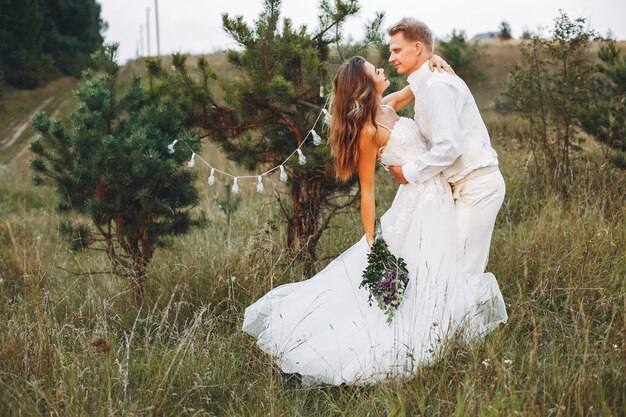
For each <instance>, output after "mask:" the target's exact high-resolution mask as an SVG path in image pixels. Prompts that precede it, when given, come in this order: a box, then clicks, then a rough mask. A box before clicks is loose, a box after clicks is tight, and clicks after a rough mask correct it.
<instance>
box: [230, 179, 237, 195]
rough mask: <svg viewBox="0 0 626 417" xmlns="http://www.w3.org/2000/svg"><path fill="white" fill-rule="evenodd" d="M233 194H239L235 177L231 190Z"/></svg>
mask: <svg viewBox="0 0 626 417" xmlns="http://www.w3.org/2000/svg"><path fill="white" fill-rule="evenodd" d="M231 191H232V192H233V194H239V184H237V177H235V178H234V179H233V188H231Z"/></svg>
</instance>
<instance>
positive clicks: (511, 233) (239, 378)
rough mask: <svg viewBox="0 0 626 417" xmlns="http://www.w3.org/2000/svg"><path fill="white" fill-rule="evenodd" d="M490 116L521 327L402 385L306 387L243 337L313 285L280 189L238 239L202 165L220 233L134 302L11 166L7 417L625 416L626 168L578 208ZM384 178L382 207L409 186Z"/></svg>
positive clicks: (1, 321)
mask: <svg viewBox="0 0 626 417" xmlns="http://www.w3.org/2000/svg"><path fill="white" fill-rule="evenodd" d="M510 53H512V52H510V51H508V50H504V49H503V50H502V54H510ZM485 120H486V122H487V124H488V127H489V130H490V132H491V134H492V138H493V140H494V144H495V146H496V148H497V150H498V152H499V154H500V157H501V164H502V169H503V174H504V176H505V178H506V181H507V198H506V201H505V205H504V207H503V209H502V210H501V213H500V215H499V217H498V223H497V225H496V230H495V232H494V237H493V242H492V253H491V259H490V264H489V270H490V271H493V272H494V273H495V275H496V276H497V278H498V281H499V283H500V285H501V289H502V292H503V294H504V298H505V300H506V302H507V304H508V311H509V315H510V320H509V322H508V323H507V324H506V325H504V326H501V327H500V328H499V329H497V330H496V331H495V332H494V333H492V334H491V335H490V336H489V337H488V338H487V339H486V340H485V341H484V342H483V343H480V344H477V345H475V346H472V347H465V348H460V347H459V348H456V349H454V351H452V352H451V353H450V354H449V355H448V356H446V357H444V358H443V359H442V360H441V361H439V362H438V363H436V364H435V365H433V366H430V367H426V368H423V369H422V370H421V371H420V373H419V374H418V375H417V376H416V378H415V379H414V380H412V381H409V382H406V383H404V384H400V385H394V384H380V385H377V386H374V387H366V388H355V387H318V388H303V387H300V386H299V385H297V384H296V383H294V382H293V381H292V380H291V379H289V378H285V377H283V376H281V375H280V374H279V373H278V372H277V370H276V368H275V367H274V366H273V365H272V363H271V360H270V358H268V357H267V356H265V355H262V354H260V352H259V350H258V349H257V347H256V346H255V343H254V340H252V338H250V337H248V336H246V335H245V334H243V333H242V332H241V331H240V326H241V320H242V316H243V310H244V308H245V307H246V306H247V305H249V304H250V303H252V302H253V301H254V300H256V299H257V298H258V297H259V296H261V295H262V294H264V293H265V292H266V291H267V290H268V289H270V288H271V287H275V286H277V285H279V284H281V283H285V282H290V281H294V280H298V279H300V274H301V270H300V268H299V265H297V264H294V263H293V262H292V261H291V259H290V257H289V255H288V252H287V251H285V250H284V235H283V233H282V231H283V230H284V227H283V224H282V218H281V215H280V212H279V209H278V207H277V206H276V204H275V203H272V198H271V197H269V194H270V191H271V190H272V189H273V188H274V187H280V183H279V182H278V181H275V180H274V179H272V180H270V181H268V182H267V183H266V190H267V191H266V193H265V196H264V197H260V196H258V195H257V194H256V193H255V192H254V191H253V189H252V187H253V186H254V185H253V184H252V183H251V184H250V189H248V188H247V185H245V184H243V185H244V187H243V190H242V191H243V197H244V198H243V201H242V203H241V206H240V208H239V210H238V211H237V212H236V213H235V215H234V218H233V221H232V223H231V225H230V230H229V229H228V226H227V222H226V218H225V216H224V215H223V213H222V212H221V211H220V210H219V209H218V207H217V203H216V199H217V198H218V197H219V196H220V195H221V193H222V189H221V187H213V188H210V187H209V186H208V185H206V181H205V178H206V174H207V173H206V171H205V170H203V169H204V168H203V167H202V165H201V164H199V169H200V170H201V173H200V175H199V182H198V186H199V187H200V188H201V192H202V195H203V196H205V198H204V199H203V203H202V205H201V207H199V208H198V209H197V211H198V214H202V215H205V216H206V217H207V219H208V220H209V222H208V226H207V227H206V228H203V229H201V230H196V231H194V232H193V233H192V234H190V235H187V236H185V237H182V238H180V239H178V240H176V241H174V242H173V245H172V247H171V248H169V249H164V250H160V252H158V253H157V256H156V259H155V260H154V261H153V263H152V264H151V266H150V276H149V285H148V290H147V291H148V296H147V297H146V299H145V301H144V302H137V301H136V300H135V299H134V298H133V295H132V293H131V292H130V291H129V285H128V284H129V283H128V282H125V281H124V280H123V279H121V278H119V277H115V276H110V275H107V274H98V273H97V272H99V271H103V270H104V269H106V266H107V265H106V261H105V260H104V259H103V258H102V257H101V256H100V255H99V254H97V253H71V252H69V251H68V250H67V247H68V246H67V245H66V244H65V242H63V241H62V239H61V237H60V236H59V233H58V226H59V223H60V222H61V220H62V216H61V215H60V214H58V213H56V212H55V211H54V210H53V207H54V205H55V199H56V196H55V194H54V192H53V191H52V190H49V189H46V188H35V187H33V186H32V185H30V184H29V183H28V181H27V174H26V173H25V171H24V172H22V171H21V170H22V169H23V166H22V165H20V164H21V162H20V161H13V162H11V163H9V165H7V166H5V167H2V166H0V334H2V339H1V343H0V415H3V416H4V415H7V416H9V415H10V416H39V415H41V416H44V415H45V416H57V415H59V416H61V415H63V416H73V415H88V416H113V415H120V416H122V415H123V416H144V415H146V416H166V415H167V416H170V415H171V416H259V415H263V416H309V415H310V416H414V415H422V416H439V415H440V416H449V415H455V416H477V415H480V416H518V415H519V416H537V415H545V416H568V415H585V416H619V415H623V410H624V409H625V408H626V397H625V394H624V392H625V390H624V388H625V387H626V376H625V373H626V369H625V367H624V363H626V316H625V314H624V313H625V310H626V282H625V280H624V277H626V263H625V262H624V252H625V248H626V227H624V219H625V216H626V209H625V207H626V205H625V204H624V203H625V201H624V195H623V190H624V189H626V174H625V173H624V172H621V171H617V170H613V169H610V168H609V167H607V166H606V165H604V164H603V161H602V159H601V157H600V156H599V152H597V151H594V152H595V154H592V155H590V158H589V160H588V162H587V163H586V164H579V165H580V169H579V171H578V172H577V173H576V181H575V183H574V185H573V188H572V192H571V197H570V199H569V200H563V199H562V198H561V197H560V196H559V195H558V194H556V193H555V192H554V191H552V189H551V188H550V187H549V186H548V185H547V181H546V179H545V178H543V177H541V176H539V175H537V174H535V173H533V172H532V171H530V168H532V164H530V165H527V161H528V153H527V152H526V151H525V150H524V149H523V148H521V147H520V146H519V145H518V144H516V143H515V142H514V141H512V140H511V139H510V138H511V137H513V136H514V132H515V130H516V129H517V128H518V127H517V125H516V124H517V123H518V122H517V121H516V120H515V119H514V118H510V117H508V116H507V117H503V116H502V115H500V114H498V113H497V112H495V110H488V111H486V112H485ZM204 155H205V157H206V158H214V159H211V162H214V163H217V164H219V165H220V166H223V165H226V164H227V162H226V161H225V160H224V159H223V157H222V156H220V155H219V153H218V152H216V150H215V149H214V148H213V147H210V146H209V147H207V148H206V149H205V152H204ZM228 164H232V163H228ZM229 169H231V170H238V168H237V167H236V165H229ZM378 180H379V181H378V183H379V184H380V190H381V192H380V194H379V201H378V203H379V204H378V206H379V207H381V209H382V208H383V207H386V206H388V205H389V204H390V202H391V199H392V198H393V194H394V191H395V186H394V185H393V182H392V181H391V179H390V178H389V176H387V175H385V173H384V172H380V173H379V178H378ZM360 230H361V226H360V220H359V217H358V212H357V211H356V210H355V211H354V212H353V213H351V214H349V215H344V216H341V217H339V218H337V219H336V220H335V221H334V222H333V224H332V228H331V229H330V230H328V231H327V232H326V233H325V234H324V236H323V238H322V240H321V242H320V247H319V255H320V259H322V260H321V261H320V262H319V263H318V265H317V268H318V270H319V269H322V268H323V267H324V266H325V265H326V264H327V263H328V261H329V258H332V257H334V256H336V255H337V254H339V253H340V252H341V251H342V250H343V249H345V248H347V247H348V246H349V245H350V244H351V243H353V242H354V241H355V240H356V239H358V238H360V235H361V232H360ZM90 272H91V274H90ZM620 410H622V411H620Z"/></svg>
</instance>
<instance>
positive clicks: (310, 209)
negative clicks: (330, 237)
mask: <svg viewBox="0 0 626 417" xmlns="http://www.w3.org/2000/svg"><path fill="white" fill-rule="evenodd" d="M321 189H322V179H321V178H320V177H319V176H313V177H304V178H301V179H299V180H298V181H297V182H294V184H293V188H292V197H293V209H292V212H291V220H290V222H289V229H290V230H289V231H288V235H289V236H295V237H296V238H297V240H298V248H297V249H298V250H299V256H298V257H299V258H300V259H301V260H302V263H303V274H304V275H305V276H306V277H308V276H310V275H311V273H312V272H313V265H314V264H315V261H316V260H317V255H316V248H317V228H318V222H319V217H320V212H321V204H320V203H321V198H320V195H321Z"/></svg>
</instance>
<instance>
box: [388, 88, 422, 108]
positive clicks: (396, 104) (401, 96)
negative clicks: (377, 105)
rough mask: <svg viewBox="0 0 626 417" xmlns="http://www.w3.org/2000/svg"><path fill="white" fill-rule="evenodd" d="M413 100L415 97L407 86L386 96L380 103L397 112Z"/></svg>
mask: <svg viewBox="0 0 626 417" xmlns="http://www.w3.org/2000/svg"><path fill="white" fill-rule="evenodd" d="M414 98H415V97H414V96H413V92H412V91H411V87H409V86H408V85H407V86H406V87H404V88H403V89H402V90H400V91H396V92H395V93H391V94H387V95H386V96H385V97H383V101H382V103H383V104H384V105H386V106H390V107H393V109H394V110H395V111H398V110H400V109H401V108H403V107H404V106H406V105H407V104H409V103H411V102H412V101H413V99H414Z"/></svg>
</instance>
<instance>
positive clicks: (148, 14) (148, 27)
mask: <svg viewBox="0 0 626 417" xmlns="http://www.w3.org/2000/svg"><path fill="white" fill-rule="evenodd" d="M146 44H147V46H148V56H150V8H149V7H146Z"/></svg>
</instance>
